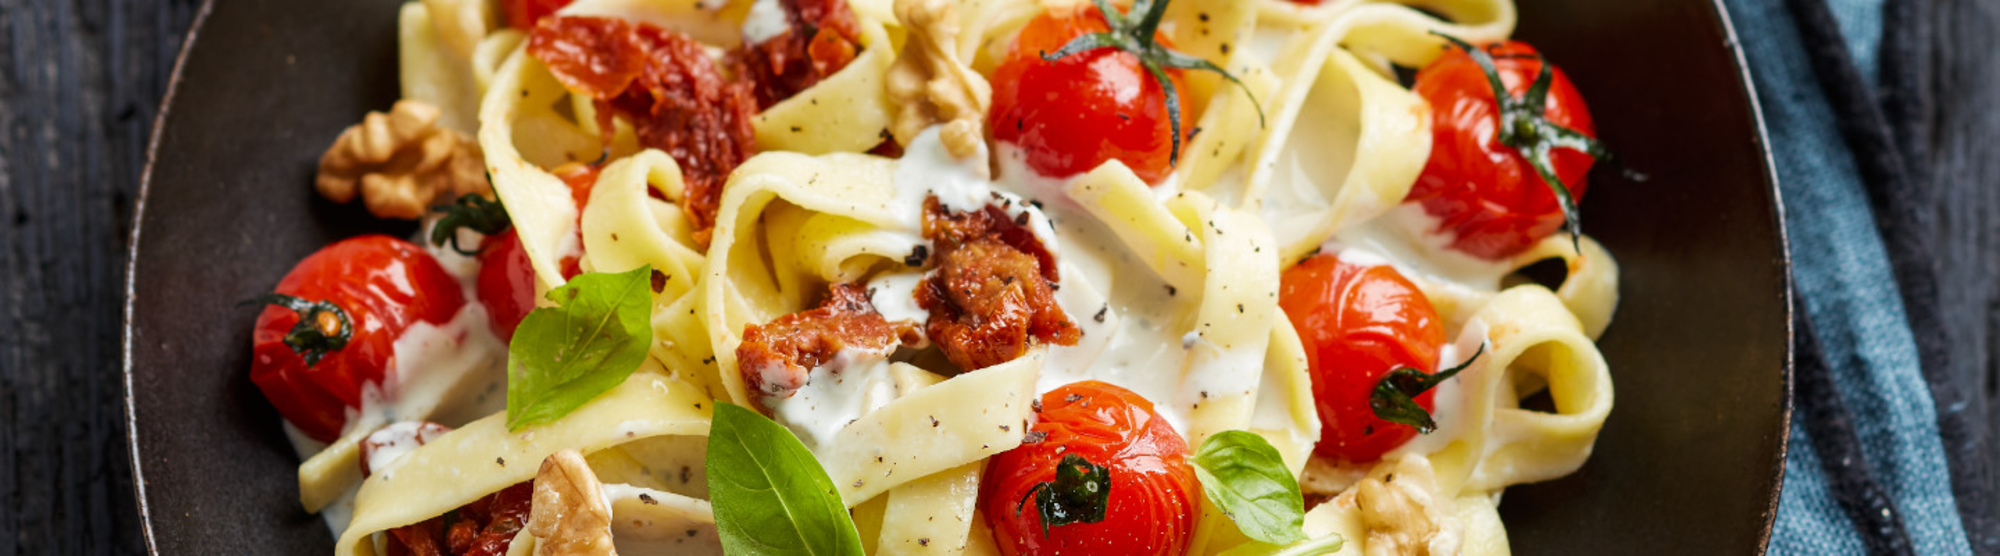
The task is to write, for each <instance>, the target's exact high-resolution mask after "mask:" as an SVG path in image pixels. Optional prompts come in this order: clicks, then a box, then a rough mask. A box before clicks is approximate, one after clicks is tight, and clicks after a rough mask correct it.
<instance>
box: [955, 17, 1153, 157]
mask: <svg viewBox="0 0 2000 556" xmlns="http://www.w3.org/2000/svg"><path fill="white" fill-rule="evenodd" d="M1108 28H1109V27H1108V26H1107V25H1106V24H1105V22H1104V16H1103V14H1100V13H1098V12H1097V10H1096V9H1091V8H1086V7H1083V6H1079V7H1078V8H1076V9H1053V10H1050V11H1048V12H1045V13H1043V14H1042V15H1040V16H1037V17H1036V18H1035V19H1034V20H1033V21H1030V22H1029V23H1028V25H1027V27H1025V28H1023V29H1022V30H1021V34H1020V36H1019V37H1016V38H1015V39H1014V44H1013V46H1012V47H1011V48H1010V49H1009V50H1008V52H1007V58H1006V60H1005V61H1002V62H1001V63H1000V67H999V68H997V69H995V70H994V72H993V109H992V111H991V112H989V114H991V116H989V118H990V119H991V121H989V122H988V126H989V127H990V128H991V129H992V130H993V136H994V137H995V138H997V139H999V140H1000V141H1003V142H1007V143H1013V144H1014V145H1015V146H1016V147H1018V148H1020V149H1021V150H1023V151H1025V152H1026V154H1027V163H1028V167H1030V168H1033V169H1034V170H1035V172H1037V173H1040V174H1042V175H1046V176H1054V177H1064V176H1071V175H1075V174H1080V173H1083V172H1088V171H1090V170H1092V169H1095V168H1097V166H1098V165H1100V164H1103V163H1104V162H1105V161H1107V160H1111V159H1114V158H1115V159H1118V160H1120V161H1123V162H1124V163H1125V165H1126V166H1129V167H1131V168H1132V172H1133V173H1135V174H1138V175H1139V178H1140V179H1144V180H1146V182H1147V183H1154V184H1157V183H1159V182H1160V180H1162V179H1166V177H1167V174H1168V173H1169V172H1170V171H1171V170H1172V169H1171V168H1169V167H1168V166H1169V161H1170V158H1171V155H1172V151H1173V130H1172V127H1171V125H1170V124H1169V121H1168V119H1167V107H1166V91H1165V89H1162V88H1160V85H1159V82H1157V81H1154V80H1153V77H1152V75H1151V74H1148V73H1147V72H1146V69H1145V68H1144V67H1142V66H1140V65H1139V58H1138V57H1137V56H1134V55H1133V54H1131V53H1129V52H1125V51H1122V50H1118V49H1109V48H1107V49H1101V50H1097V51H1093V52H1086V53H1082V54H1074V55H1070V56H1068V57H1065V58H1063V59H1061V60H1057V61H1054V62H1050V61H1046V60H1043V59H1042V53H1044V52H1055V51H1057V50H1060V49H1061V48H1062V47H1063V45H1065V44H1068V43H1069V41H1070V39H1074V38H1076V37H1078V36H1080V35H1084V34H1088V33H1097V32H1103V31H1105V30H1106V29H1108ZM1154 40H1155V41H1158V42H1159V44H1160V45H1162V46H1166V47H1169V48H1171V47H1172V44H1171V43H1169V41H1168V40H1167V39H1166V37H1165V36H1164V35H1159V34H1155V36H1154ZM1167 75H1168V76H1169V78H1171V79H1172V80H1173V82H1174V89H1175V90H1177V91H1185V90H1187V86H1186V83H1184V82H1182V80H1181V70H1176V69H1169V70H1167ZM1183 106H1185V105H1183ZM1181 122H1183V124H1182V125H1184V126H1185V125H1191V124H1190V123H1188V122H1189V120H1188V118H1187V112H1186V110H1185V109H1183V110H1182V112H1181Z"/></svg>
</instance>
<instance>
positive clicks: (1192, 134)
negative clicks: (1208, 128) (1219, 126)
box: [1187, 126, 1201, 141]
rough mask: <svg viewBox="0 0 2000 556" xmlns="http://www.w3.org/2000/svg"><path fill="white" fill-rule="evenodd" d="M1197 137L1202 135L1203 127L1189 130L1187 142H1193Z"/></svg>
mask: <svg viewBox="0 0 2000 556" xmlns="http://www.w3.org/2000/svg"><path fill="white" fill-rule="evenodd" d="M1197 135H1201V126H1194V128H1193V129H1189V130H1188V136H1187V140H1189V141H1193V140H1194V138H1195V136H1197Z"/></svg>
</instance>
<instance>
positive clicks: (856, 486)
mask: <svg viewBox="0 0 2000 556" xmlns="http://www.w3.org/2000/svg"><path fill="white" fill-rule="evenodd" d="M862 484H863V483H862V482H861V479H855V480H854V488H861V485H862Z"/></svg>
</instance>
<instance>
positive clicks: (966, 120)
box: [888, 0, 993, 157]
mask: <svg viewBox="0 0 2000 556" xmlns="http://www.w3.org/2000/svg"><path fill="white" fill-rule="evenodd" d="M956 5H957V2H956V1H954V0H896V18H897V19H899V20H902V22H903V24H904V25H907V26H908V28H909V30H910V38H909V42H907V43H906V44H904V45H903V52H902V54H901V55H899V56H897V57H896V64H895V65H894V66H892V67H890V68H889V83H888V87H889V100H890V101H891V102H894V103H896V105H897V106H898V107H899V108H897V111H896V117H895V121H894V122H891V123H890V125H889V133H890V134H892V135H894V136H895V137H896V142H897V143H901V144H904V145H908V144H910V141H913V140H915V139H916V137H917V134H918V133H920V132H922V131H923V130H924V128H927V127H930V126H931V125H932V124H937V123H943V124H944V130H943V132H942V134H941V137H940V139H943V140H944V146H945V149H946V150H949V151H951V154H952V155H953V156H957V157H968V156H972V155H973V154H975V153H977V152H978V149H979V146H980V145H981V143H983V142H984V141H985V137H984V132H983V131H982V130H981V120H983V119H984V118H985V117H986V108H987V105H988V104H990V103H991V102H992V98H993V87H992V86H991V85H988V84H987V83H986V79H985V78H983V77H980V76H979V74H978V73H977V72H974V71H972V68H970V67H967V66H966V64H965V63H964V61H963V60H961V59H960V56H959V53H958V48H957V46H956V45H957V42H958V34H959V32H960V29H959V21H958V13H957V9H956Z"/></svg>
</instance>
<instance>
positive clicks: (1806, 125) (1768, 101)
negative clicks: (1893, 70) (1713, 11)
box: [1726, 0, 1971, 554]
mask: <svg viewBox="0 0 2000 556" xmlns="http://www.w3.org/2000/svg"><path fill="white" fill-rule="evenodd" d="M1826 3H1827V8H1829V9H1830V11H1831V12H1832V13H1833V15H1834V19H1835V20H1836V22H1837V23H1838V27H1839V31H1840V34H1841V36H1842V37H1843V38H1845V40H1846V43H1847V45H1846V46H1847V49H1848V52H1849V55H1850V56H1851V57H1852V58H1853V61H1854V66H1855V69H1856V70H1858V71H1859V72H1860V74H1861V76H1862V79H1863V80H1864V81H1865V82H1867V83H1873V82H1874V80H1875V78H1876V75H1875V68H1876V66H1877V64H1876V56H1877V52H1878V50H1879V47H1880V45H1881V40H1882V11H1883V0H1826ZM1726 5H1727V8H1728V9H1729V11H1730V16H1731V18H1732V21H1733V24H1734V25H1735V28H1736V32H1737V36H1738V37H1739V39H1740V40H1741V42H1742V47H1743V50H1744V52H1745V55H1746V57H1747V58H1748V60H1749V64H1750V69H1751V74H1752V78H1753V80H1754V82H1755V84H1756V88H1757V96H1758V99H1759V100H1760V102H1761V103H1762V105H1763V110H1764V121H1765V127H1766V130H1767V132H1768V134H1769V136H1770V143H1771V150H1772V157H1773V159H1774V162H1775V163H1776V166H1777V172H1778V179H1779V182H1780V186H1779V189H1780V192H1781V195H1782V197H1783V200H1784V201H1783V202H1784V208H1785V219H1786V222H1785V227H1786V230H1787V232H1788V234H1789V235H1790V239H1791V253H1792V264H1793V266H1792V274H1793V282H1794V284H1795V286H1796V299H1797V303H1798V305H1799V306H1798V309H1800V310H1803V311H1804V313H1805V315H1806V317H1807V318H1809V319H1810V320H1811V322H1810V325H1811V326H1810V327H1808V328H1804V329H1801V331H1800V333H1802V334H1816V339H1817V340H1818V344H1819V346H1820V348H1821V353H1822V355H1823V360H1824V362H1825V368H1826V369H1827V371H1828V373H1829V376H1830V378H1831V381H1830V382H1831V383H1832V386H1833V388H1832V390H1834V391H1837V392H1838V397H1839V402H1840V403H1842V404H1844V405H1845V409H1846V412H1847V415H1846V416H1848V417H1850V418H1849V419H1848V420H1847V422H1846V424H1847V425H1851V427H1852V438H1853V440H1854V442H1855V443H1856V444H1858V448H1859V449H1858V452H1859V453H1860V454H1861V456H1862V459H1863V460H1865V461H1861V462H1853V461H1840V462H1834V463H1835V464H1836V465H1834V466H1833V467H1835V468H1841V467H1845V466H1849V465H1855V466H1861V467H1862V468H1864V469H1867V470H1869V471H1870V472H1872V473H1870V474H1872V478H1873V481H1874V482H1875V483H1876V485H1871V486H1878V487H1879V490H1880V491H1881V492H1882V493H1883V494H1885V495H1886V498H1887V499H1888V500H1887V502H1888V504H1886V505H1885V507H1884V508H1883V511H1884V514H1883V516H1882V517H1883V518H1896V519H1889V520H1888V522H1889V523H1896V522H1898V521H1899V522H1900V526H1901V527H1902V529H1903V531H1901V532H1900V533H1902V534H1904V535H1906V538H1900V539H1899V542H1906V543H1907V548H1906V549H1900V550H1894V552H1904V551H1914V552H1915V553H1919V554H1971V548H1970V544H1969V543H1968V541H1967V536H1966V531H1965V530H1964V528H1963V526H1962V521H1961V519H1960V516H1959V511H1958V506H1957V501H1956V499H1955V498H1954V494H1953V490H1952V481H1951V471H1950V469H1949V468H1948V466H1947V464H1946V459H1947V458H1946V456H1945V450H1944V445H1943V443H1942V442H1941V441H1940V438H1939V434H1938V422H1937V412H1936V408H1935V406H1934V405H1933V401H1932V397H1931V391H1930V390H1929V388H1928V386H1927V384H1926V382H1925V380H1924V376H1923V373H1922V372H1921V370H1920V364H1919V357H1918V353H1917V347H1916V343H1915V340H1914V338H1913V336H1912V334H1911V328H1910V325H1909V321H1908V320H1907V316H1906V314H1905V306H1904V301H1903V298H1902V297H1901V296H1900V292H1899V290H1898V289H1897V282H1896V279H1895V276H1894V275H1893V274H1892V272H1891V270H1890V266H1889V260H1888V257H1887V254H1886V252H1885V249H1884V243H1883V237H1882V235H1881V233H1880V232H1879V231H1878V229H1877V228H1876V220H1875V218H1874V214H1873V213H1872V209H1871V207H1870V204H1869V201H1868V197H1867V194H1866V191H1865V190H1864V185H1863V183H1862V178H1861V177H1860V174H1859V171H1858V169H1857V162H1856V158H1855V156H1854V154H1853V151H1851V150H1850V149H1849V146H1848V144H1847V143H1846V142H1844V141H1843V139H1842V134H1841V130H1840V128H1839V123H1838V120H1837V118H1838V117H1839V116H1838V115H1837V114H1836V111H1835V109H1834V107H1833V105H1832V103H1830V102H1829V100H1828V97H1827V95H1826V94H1825V92H1824V91H1822V89H1821V85H1820V81H1816V80H1815V75H1814V68H1813V67H1812V62H1811V60H1810V59H1809V54H1808V51H1807V47H1806V45H1805V43H1804V41H1803V39H1802V37H1801V34H1800V32H1799V28H1798V26H1797V25H1798V23H1797V22H1796V21H1795V20H1794V16H1793V12H1791V11H1790V10H1788V8H1787V5H1786V2H1785V1H1784V0H1727V2H1726ZM1800 357H1801V362H1800V364H1801V365H1804V364H1805V362H1804V361H1803V357H1805V356H1804V355H1800ZM1809 428H1810V427H1809V426H1808V424H1807V423H1806V419H1805V415H1804V413H1800V414H1796V415H1795V418H1794V420H1793V423H1792V430H1791V444H1790V451H1789V453H1788V455H1787V458H1786V462H1785V484H1784V490H1783V493H1782V495H1781V500H1780V503H1779V509H1778V515H1777V522H1776V524H1775V525H1774V526H1773V532H1772V535H1771V544H1770V552H1771V553H1772V554H1860V553H1864V552H1870V551H1878V552H1879V551H1883V549H1882V548H1881V545H1880V544H1879V543H1877V542H1872V541H1870V540H1869V539H1868V538H1867V537H1868V536H1871V535H1872V536H1879V535H1881V534H1883V532H1881V531H1867V532H1864V531H1862V530H1859V529H1858V528H1857V526H1856V522H1855V519H1854V518H1852V517H1850V516H1851V514H1850V511H1851V510H1852V508H1847V507H1843V506H1842V504H1841V502H1839V501H1838V497H1839V496H1841V493H1839V492H1836V490H1837V489H1838V488H1844V486H1842V485H1840V484H1839V483H1838V482H1837V481H1835V480H1833V479H1830V478H1829V471H1828V468H1829V466H1828V465H1827V464H1828V462H1827V461H1825V460H1823V459H1822V455H1821V454H1820V453H1818V451H1817V449H1816V443H1815V442H1814V440H1815V439H1814V438H1813V437H1812V435H1811V434H1809V430H1808V429H1809ZM1822 440H1823V439H1822ZM1891 508H1893V509H1891ZM1893 512H1900V515H1895V516H1892V515H1890V514H1891V513H1893Z"/></svg>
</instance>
